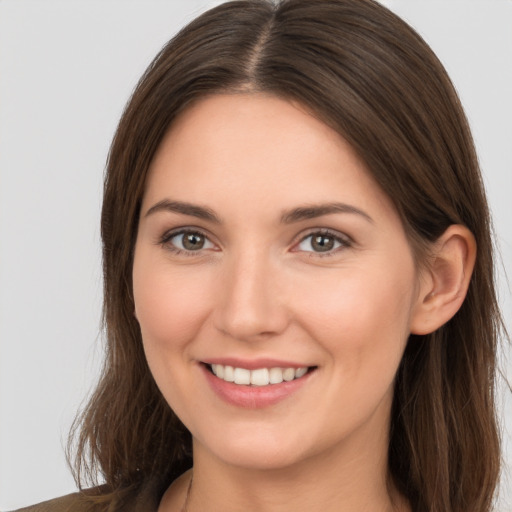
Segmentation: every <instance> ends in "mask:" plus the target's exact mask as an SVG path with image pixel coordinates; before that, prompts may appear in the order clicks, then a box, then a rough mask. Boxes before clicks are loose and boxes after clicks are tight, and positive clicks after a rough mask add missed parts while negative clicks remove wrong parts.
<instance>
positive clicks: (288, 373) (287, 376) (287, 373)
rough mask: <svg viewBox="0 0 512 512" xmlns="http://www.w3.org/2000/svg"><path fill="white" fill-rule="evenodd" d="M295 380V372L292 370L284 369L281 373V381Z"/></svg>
mask: <svg viewBox="0 0 512 512" xmlns="http://www.w3.org/2000/svg"><path fill="white" fill-rule="evenodd" d="M294 378H295V370H294V369H293V368H286V369H285V370H284V371H283V380H285V381H286V382H289V381H291V380H293V379H294Z"/></svg>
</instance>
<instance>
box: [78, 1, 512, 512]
mask: <svg viewBox="0 0 512 512" xmlns="http://www.w3.org/2000/svg"><path fill="white" fill-rule="evenodd" d="M241 91H244V92H266V93H270V94H274V95H277V96H279V97H283V98H286V99H292V100H295V101H298V102H299V103H301V104H302V105H304V106H305V107H306V108H308V110H309V111H310V112H312V113H313V115H315V116H317V117H318V118H319V119H321V120H322V121H324V122H325V123H327V124H328V125H329V126H331V127H332V128H333V129H335V130H336V131H337V132H338V133H340V134H341V135H342V136H343V137H344V138H345V139H346V140H347V141H348V142H349V143H350V144H352V146H353V147H354V148H355V149H356V151H357V152H358V153H359V155H360V156H361V157H362V159H363V160H364V161H365V163H366V165H367V167H368V169H369V170H370V172H371V173H372V175H373V177H374V178H375V180H376V181H377V182H378V183H379V185H380V186H381V187H382V189H383V190H384V191H385V193H386V194H388V196H389V197H390V198H391V199H392V201H393V202H394V204H395V206H396V209H397V211H398V212H399V214H400V216H401V219H402V222H403V224H404V226H405V229H406V231H407V234H408V237H409V239H410V241H411V245H412V247H413V248H414V249H415V251H416V254H417V256H418V258H419V260H421V257H422V255H424V254H425V250H426V249H425V248H426V247H427V246H428V244H429V243H430V242H432V241H434V240H436V239H437V238H438V237H439V236H440V235H441V234H442V233H443V232H444V231H445V230H446V228H447V227H448V226H450V225H451V224H463V225H465V226H467V227H468V228H469V229H470V230H471V232H472V233H473V234H474V236H475V238H476V241H477V245H478V255H477V261H476V267H475V270H474V274H473V276H472V279H471V283H470V286H469V290H468V293H467V297H466V299H465V301H464V303H463V305H462V307H461V308H460V310H459V312H458V313H457V314H456V315H455V316H454V317H453V318H452V319H451V320H450V321H449V322H448V323H447V324H446V325H444V326H443V327H441V328H440V329H438V330H437V331H435V332H434V333H432V334H429V335H425V336H411V337H410V339H409V342H408V345H407V348H406V351H405V354H404V356H403V360H402V363H401V366H400V368H399V371H398V374H397V377H396V384H395V395H394V403H393V409H392V419H391V431H390V445H389V470H390V475H391V478H392V481H393V484H394V485H395V486H397V488H398V489H399V490H400V491H401V492H402V493H403V494H404V496H406V497H407V498H408V500H409V501H410V503H411V506H412V508H413V510H414V511H417V512H423V511H425V512H427V511H434V510H435V511H439V512H440V511H443V512H449V511H450V512H451V511H453V512H470V511H475V512H486V511H489V510H490V508H491V505H492V500H493V496H494V491H495V488H496V484H497V479H498V475H499V466H500V464H499V462H500V451H499V438H498V434H497V427H496V418H495V409H494V379H495V358H496V345H497V339H498V334H499V330H500V327H501V325H502V324H501V320H500V315H499V310H498V307H497V301H496V296H495V288H494V277H493V275H494V274H493V272H494V267H493V250H492V248H493V243H492V239H491V226H490V218H489V212H488V207H487V203H486V199H485V194H484V190H483V186H482V181H481V176H480V172H479V168H478V162H477V157H476V154H475V149H474V144H473V141H472V137H471V133H470V130H469V127H468V123H467V120H466V117H465V115H464V112H463V110H462V107H461V105H460V102H459V99H458V97H457V94H456V92H455V90H454V87H453V86H452V84H451V82H450V80H449V78H448V76H447V74H446V72H445V70H444V68H443V66H442V65H441V64H440V62H439V60H438V59H437V58H436V57H435V55H434V54H433V53H432V51H431V50H430V48H429V47H428V46H427V44H426V43H425V42H424V41H423V40H422V39H421V37H420V36H419V35H418V34H417V33H416V32H414V31H413V30H412V29H411V28H410V27H409V26H408V25H407V24H406V23H404V22H403V21H402V20H400V19H399V18H398V17H397V16H395V15H394V14H393V13H391V12H390V11H389V10H387V9H386V8H384V7H383V6H381V5H380V4H378V3H377V2H375V1H373V0H317V1H311V0H288V1H286V0H285V1H282V2H271V1H267V0H247V1H235V2H228V3H226V4H223V5H221V6H219V7H216V8H214V9H212V10H210V11H208V12H206V13H205V14H203V15H201V16H200V17H198V18H197V19H195V20H194V21H193V22H192V23H190V24H189V25H188V26H187V27H185V28H184V29H183V30H182V31H181V32H179V33H178V34H177V35H176V36H175V37H174V38H173V39H172V40H171V41H170V42H169V43H168V44H167V45H166V46H165V47H164V48H163V49H162V51H161V52H160V53H159V54H158V55H157V57H156V58H155V60H154V61H153V62H152V63H151V65H150V66H149V68H148V69H147V71H146V73H145V74H144V76H143V77H142V78H141V80H140V82H139V84H138V86H137V88H136V89H135V92H134V93H133V96H132V97H131V99H130V101H129V103H128V105H127V107H126V110H125V112H124V114H123V116H122V118H121V121H120V123H119V127H118V129H117V132H116V135H115V138H114V140H113V143H112V146H111V150H110V154H109V159H108V165H107V172H106V178H105V188H104V201H103V211H102V221H101V222H102V224H101V230H102V237H103V261H104V325H105V330H106V339H107V346H106V360H105V366H104V369H103V373H102V377H101V380H100V382H99V384H98V387H97V389H96V391H95V393H94V395H93V396H92V398H91V399H90V402H89V405H88V406H87V408H86V409H85V410H84V411H83V413H82V415H81V416H80V417H79V418H78V420H77V423H76V425H75V434H77V437H78V445H77V449H76V459H75V462H76V466H75V468H76V476H77V480H78V481H79V482H80V480H81V478H82V477H83V476H87V475H93V474H94V473H95V472H96V471H97V470H99V471H100V472H101V474H102V475H103V477H104V479H105V481H106V484H107V487H106V488H107V489H109V490H110V494H107V497H108V496H110V497H112V496H114V495H116V494H119V493H121V492H122V491H123V490H129V489H133V488H135V487H137V486H138V485H140V484H141V482H144V481H147V480H149V479H155V478H156V479H157V480H158V481H159V482H160V484H159V485H160V486H161V489H164V487H165V486H166V485H169V483H170V482H171V481H172V480H173V479H174V478H175V477H176V476H177V475H179V474H180V473H181V472H183V471H184V470H185V469H187V468H188V467H190V466H191V464H192V456H191V439H190V434H189V433H188V431H187V430H186V428H185V427H184V426H183V425H182V424H181V422H180V421H179V419H178V418H177V417H176V416H175V415H174V413H173V412H172V410H171V409H170V407H169V406H168V404H167V403H166V402H165V400H164V399H163V397H162V395H161V393H160V392H159V390H158V388H157V387H156V385H155V382H154V381H153V378H152V376H151V373H150V371H149V368H148V365H147V363H146V360H145V356H144V352H143V348H142V341H141V334H140V329H139V325H138V323H137V321H136V320H135V318H134V314H133V311H134V303H133V298H132V264H133V249H134V244H135V236H136V231H137V222H138V216H139V209H140V204H141V199H142V195H143V191H144V184H145V180H146V174H147V170H148V167H149V164H150V162H151V160H152V157H153V155H154V154H155V151H156V149H157V148H158V146H159V144H160V141H161V140H162V137H163V136H164V134H165V133H166V131H167V129H168V128H169V126H170V124H171V123H172V122H173V120H174V119H175V118H176V116H177V115H178V114H179V113H180V112H181V111H183V109H185V108H186V107H187V106H188V105H190V104H191V103H192V102H194V101H195V100H197V99H199V98H201V97H204V96H205V95H209V94H216V93H226V92H231V93H236V92H241ZM333 407H336V404H333Z"/></svg>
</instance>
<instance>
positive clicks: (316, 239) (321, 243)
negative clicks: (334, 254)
mask: <svg viewBox="0 0 512 512" xmlns="http://www.w3.org/2000/svg"><path fill="white" fill-rule="evenodd" d="M311 247H312V248H313V250H314V251H317V252H325V251H330V250H331V249H332V248H333V247H334V237H333V236H329V235H313V236H312V237H311Z"/></svg>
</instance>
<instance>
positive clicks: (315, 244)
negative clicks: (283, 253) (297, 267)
mask: <svg viewBox="0 0 512 512" xmlns="http://www.w3.org/2000/svg"><path fill="white" fill-rule="evenodd" d="M349 245H350V242H349V241H348V240H346V239H344V238H342V237H341V236H336V235H334V234H331V233H322V232H319V233H311V234H310V235H308V236H306V237H305V238H303V239H302V241H301V242H300V244H299V245H298V249H299V250H300V251H304V252H310V253H330V252H336V249H338V248H340V247H348V246H349Z"/></svg>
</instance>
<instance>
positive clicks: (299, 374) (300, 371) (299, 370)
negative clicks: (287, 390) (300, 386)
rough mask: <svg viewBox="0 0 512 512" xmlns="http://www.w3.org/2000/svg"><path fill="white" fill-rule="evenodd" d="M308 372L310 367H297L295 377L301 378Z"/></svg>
mask: <svg viewBox="0 0 512 512" xmlns="http://www.w3.org/2000/svg"><path fill="white" fill-rule="evenodd" d="M307 372H308V369H307V368H306V367H305V366H303V367H302V368H297V369H296V370H295V378H296V379H300V378H301V377H303V376H304V375H306V373H307Z"/></svg>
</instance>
